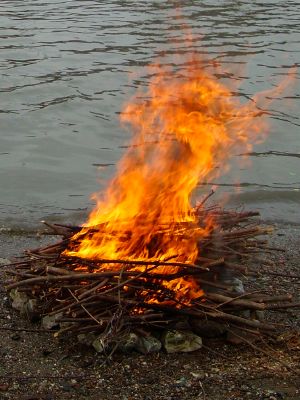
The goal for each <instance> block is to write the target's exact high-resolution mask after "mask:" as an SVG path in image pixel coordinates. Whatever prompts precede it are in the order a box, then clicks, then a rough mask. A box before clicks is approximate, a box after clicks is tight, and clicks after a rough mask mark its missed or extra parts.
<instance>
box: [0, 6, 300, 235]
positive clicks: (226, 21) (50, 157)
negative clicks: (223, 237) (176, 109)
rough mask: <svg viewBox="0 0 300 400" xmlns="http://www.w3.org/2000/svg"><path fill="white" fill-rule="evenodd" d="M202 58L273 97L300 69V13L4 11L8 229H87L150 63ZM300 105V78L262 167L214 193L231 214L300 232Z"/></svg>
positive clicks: (3, 183) (279, 115) (4, 208)
mask: <svg viewBox="0 0 300 400" xmlns="http://www.w3.org/2000/svg"><path fill="white" fill-rule="evenodd" d="M185 24H186V25H187V26H188V27H189V30H190V31H191V32H192V35H193V45H190V46H187V44H186V40H185V34H184V32H183V30H182V27H183V26H184V25H185ZM191 50H193V51H197V52H199V54H203V55H204V57H205V58H206V59H209V60H217V61H218V62H220V63H222V64H224V65H226V66H227V67H230V68H231V67H234V68H236V69H235V70H236V71H242V72H239V75H238V73H237V75H236V76H233V77H232V79H240V80H242V81H243V83H242V85H241V88H240V95H241V96H245V95H246V96H251V95H253V94H254V93H256V92H257V91H260V90H262V89H267V88H272V87H274V86H275V85H276V84H278V83H279V82H280V81H281V80H282V79H283V78H284V77H285V76H286V75H287V73H288V71H289V68H290V66H292V65H295V64H296V65H299V63H300V2H299V0H295V1H293V0H290V1H288V2H287V1H283V0H272V1H269V0H264V1H257V0H253V1H251V2H250V1H248V0H235V1H233V0H232V1H231V0H206V1H198V0H194V1H192V0H190V1H188V0H187V1H181V2H180V1H171V0H170V1H160V0H152V1H145V0H143V1H142V0H136V1H129V0H128V1H121V0H109V1H108V0H48V1H47V2H46V1H42V0H26V1H11V0H9V1H6V0H1V2H0V69H1V80H0V120H1V135H0V188H1V192H0V218H1V222H0V228H3V227H4V228H5V227H13V226H20V225H22V226H31V227H32V226H36V225H37V224H38V222H39V220H40V219H43V218H47V219H50V220H55V221H66V222H71V221H77V222H78V221H81V222H83V221H84V219H85V216H86V215H87V212H88V209H89V208H90V207H91V201H90V200H89V197H90V194H91V193H93V192H95V191H97V190H98V189H99V188H100V187H101V186H103V185H104V182H105V180H107V179H108V178H109V177H110V176H112V174H113V173H114V168H115V164H116V162H117V161H118V159H119V158H120V157H121V155H122V153H123V151H124V143H126V141H127V140H128V135H129V134H128V132H125V131H124V130H123V129H122V128H121V127H120V124H119V112H120V111H121V109H122V105H123V104H124V103H126V101H127V100H128V98H129V97H130V96H131V95H132V94H133V93H134V92H135V90H136V87H139V86H140V85H147V83H148V80H149V74H148V70H147V68H146V66H147V64H149V63H151V62H153V60H155V59H156V58H157V57H158V56H160V60H162V62H163V60H164V59H165V60H168V59H169V57H170V56H171V55H172V54H176V53H177V54H178V53H179V54H182V55H183V54H187V53H188V52H190V51H191ZM179 59H180V57H179ZM299 97H300V94H299V70H297V72H296V77H295V79H294V82H293V87H292V89H291V90H289V91H288V92H285V93H284V94H282V95H281V96H280V97H279V98H277V99H276V100H275V101H274V102H273V103H272V106H271V114H272V115H271V117H270V124H271V129H270V134H269V136H268V138H267V140H266V141H265V142H264V143H262V144H260V145H259V146H256V147H255V149H254V151H255V153H254V154H252V155H251V156H250V160H251V163H250V164H249V165H247V166H246V167H245V166H244V167H238V168H236V169H235V170H232V171H231V172H229V173H228V174H226V175H225V176H224V177H222V178H220V179H218V180H217V181H216V182H214V183H218V184H220V186H219V192H220V193H221V192H226V193H227V194H228V197H229V203H230V204H232V205H234V206H238V205H240V204H242V205H244V206H245V207H247V208H255V209H259V210H260V211H261V213H262V216H263V218H265V219H273V220H274V219H278V220H286V221H293V222H300V213H299V205H300V132H299V127H300V119H299ZM237 169H238V170H237ZM237 173H238V174H237ZM237 175H238V181H239V183H240V185H239V189H238V190H237V188H236V177H237ZM208 188H209V186H208Z"/></svg>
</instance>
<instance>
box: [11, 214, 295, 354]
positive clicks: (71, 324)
mask: <svg viewBox="0 0 300 400" xmlns="http://www.w3.org/2000/svg"><path fill="white" fill-rule="evenodd" d="M195 214H196V215H197V222H198V226H199V227H200V228H201V221H203V220H206V219H207V217H208V216H209V218H211V219H213V220H214V225H213V226H212V227H211V229H210V231H209V232H208V233H207V235H206V236H205V237H203V238H202V239H200V240H199V241H198V246H199V249H202V252H201V256H198V257H197V259H196V261H195V263H183V262H178V261H176V260H173V259H174V258H175V257H173V258H172V257H169V258H168V259H165V260H148V261H146V260H125V259H95V260H93V259H85V258H81V257H78V256H73V255H70V254H69V249H70V248H72V246H74V244H72V237H74V235H76V241H80V240H81V239H82V237H83V236H88V235H90V234H92V233H91V232H92V231H93V230H96V229H97V230H99V229H101V228H99V227H98V228H96V227H94V228H93V229H91V228H90V229H89V230H87V231H84V232H82V229H81V228H79V227H72V226H63V225H55V224H54V225H51V224H47V225H48V226H49V227H50V228H51V231H52V233H53V234H58V235H62V236H63V240H61V241H60V242H58V243H56V244H54V245H50V246H47V247H44V248H39V249H35V250H30V251H28V252H27V256H26V257H25V258H24V259H23V260H21V261H19V262H17V263H15V264H14V265H15V268H14V270H11V271H10V273H11V274H12V275H14V276H15V277H16V278H17V279H16V281H15V282H13V283H10V284H9V285H8V286H7V289H8V290H10V291H11V296H12V297H13V298H16V290H17V291H18V293H19V296H20V294H23V295H24V296H23V297H21V298H22V299H23V301H24V302H25V303H26V304H23V311H24V305H25V310H26V311H25V312H26V313H27V315H30V316H31V317H37V316H38V317H42V316H44V326H46V327H49V328H52V327H56V328H59V331H58V333H66V332H72V333H76V334H77V335H80V334H84V335H85V337H86V335H87V334H92V335H90V336H89V337H91V338H92V341H93V342H95V343H94V344H95V347H97V349H99V343H100V347H101V349H102V350H104V349H106V348H111V347H113V346H120V347H121V348H122V343H123V342H124V341H125V342H126V343H127V341H128V335H129V337H131V336H130V334H132V333H136V334H137V335H139V336H140V337H149V335H151V338H152V341H153V333H154V335H155V336H156V337H157V336H159V335H160V334H164V333H165V332H166V331H172V329H173V330H174V329H178V327H179V329H180V326H183V327H184V330H185V331H186V330H189V331H191V332H192V331H194V333H198V334H199V333H201V332H202V330H201V326H207V322H208V321H217V323H218V324H219V327H220V326H221V327H222V326H223V328H221V329H220V328H219V331H220V332H221V333H224V332H225V331H226V330H229V331H230V329H232V328H233V327H234V328H237V329H238V332H248V333H251V334H252V335H261V334H268V333H270V332H272V331H274V330H275V329H276V328H275V326H274V325H272V324H271V323H267V322H266V321H262V320H260V318H258V314H257V313H256V311H262V310H269V309H273V310H274V309H282V308H285V307H293V303H291V296H289V295H286V296H276V297H270V296H268V295H266V294H262V293H259V292H257V291H253V292H251V291H250V292H245V291H244V288H243V285H241V281H240V280H239V279H237V277H245V276H259V275H260V274H261V273H263V272H262V271H263V270H264V271H266V269H265V268H264V269H262V268H263V262H262V260H261V259H260V260H257V257H259V255H260V253H262V252H263V253H266V252H267V253H268V252H269V251H270V249H269V248H268V245H267V241H266V240H262V239H259V238H258V237H259V236H261V235H266V234H268V233H270V228H268V227H262V226H260V225H259V224H258V222H257V221H256V220H255V216H256V215H257V213H255V212H234V211H224V210H221V209H218V208H216V207H211V208H206V209H204V208H203V207H201V208H198V209H195ZM251 220H253V221H251ZM191 229H193V230H195V229H197V228H196V227H195V226H191V225H190V224H178V231H177V233H176V234H177V235H178V236H179V237H180V238H181V240H184V237H185V236H186V235H188V234H190V231H191ZM75 245H76V243H75ZM254 265H256V266H257V265H260V269H258V268H255V267H254ZM266 266H267V261H266ZM49 324H50V325H49ZM79 338H80V336H79ZM99 340H100V342H99ZM177 341H178V339H177ZM179 341H180V340H179ZM157 343H158V340H157V342H155V343H154V348H157ZM127 346H128V343H127ZM193 346H194V347H195V344H194V345H193ZM152 347H153V343H152ZM194 347H192V348H194ZM195 348H197V344H196V347H195ZM148 350H149V351H151V349H148Z"/></svg>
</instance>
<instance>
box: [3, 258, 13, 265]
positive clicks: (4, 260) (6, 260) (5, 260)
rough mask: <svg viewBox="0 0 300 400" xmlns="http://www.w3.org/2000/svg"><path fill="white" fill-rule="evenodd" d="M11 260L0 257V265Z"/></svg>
mask: <svg viewBox="0 0 300 400" xmlns="http://www.w3.org/2000/svg"><path fill="white" fill-rule="evenodd" d="M10 263H11V261H10V260H9V259H8V258H0V265H7V264H10Z"/></svg>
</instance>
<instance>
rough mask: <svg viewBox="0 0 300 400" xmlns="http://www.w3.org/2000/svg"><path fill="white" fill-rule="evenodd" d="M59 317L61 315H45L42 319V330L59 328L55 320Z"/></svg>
mask: <svg viewBox="0 0 300 400" xmlns="http://www.w3.org/2000/svg"><path fill="white" fill-rule="evenodd" d="M61 317H62V313H58V314H54V315H46V316H45V317H44V318H42V328H44V329H46V330H48V329H53V328H57V327H59V326H60V324H59V322H58V321H57V320H58V319H59V318H61Z"/></svg>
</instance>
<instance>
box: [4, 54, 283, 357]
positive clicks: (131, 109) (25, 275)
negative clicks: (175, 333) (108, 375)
mask: <svg viewBox="0 0 300 400" xmlns="http://www.w3.org/2000/svg"><path fill="white" fill-rule="evenodd" d="M153 68H155V69H156V73H155V74H153V76H154V78H153V80H152V81H151V82H150V85H149V90H148V92H146V93H145V96H144V98H143V95H144V94H142V93H138V95H137V96H136V97H135V98H134V99H133V100H132V102H131V103H130V104H129V105H128V106H127V107H126V108H125V110H124V112H123V113H122V117H121V119H122V121H123V122H126V123H130V124H131V125H132V127H133V131H134V136H133V140H132V143H131V146H129V150H128V151H127V153H126V154H125V155H124V156H123V158H122V159H121V161H120V163H119V165H118V168H117V175H116V177H115V178H114V179H113V180H112V181H111V182H110V183H109V185H108V188H107V189H106V191H105V192H104V194H102V195H101V196H99V195H96V196H94V198H95V199H96V202H97V205H96V207H95V209H94V210H93V211H92V213H91V215H90V217H89V220H88V222H87V223H86V224H85V225H84V226H83V227H73V226H63V225H57V224H56V225H50V224H48V225H49V226H50V228H51V229H52V231H53V233H55V234H58V235H62V236H63V240H62V241H60V242H59V243H57V244H54V245H51V246H48V247H45V248H40V249H36V250H31V251H28V253H27V257H26V258H25V259H22V260H21V261H20V262H17V263H16V264H14V265H15V268H14V270H11V271H10V273H11V274H12V275H14V276H15V277H16V280H15V281H14V282H12V283H10V284H9V285H8V286H7V289H8V290H10V291H11V295H12V297H13V298H14V299H15V300H16V293H18V294H19V297H18V298H19V300H20V294H23V299H24V302H25V303H26V307H27V311H28V312H29V313H30V309H32V310H34V313H37V314H39V315H40V316H44V318H43V321H45V320H46V321H48V322H49V321H51V322H50V325H49V327H51V326H53V325H58V327H59V333H63V332H65V333H66V332H72V333H76V334H77V335H78V334H79V335H83V334H84V335H88V334H90V335H92V338H93V343H94V345H95V343H96V342H97V341H98V342H97V343H98V348H101V349H102V350H103V349H106V348H111V347H114V346H120V345H121V344H122V342H124V338H125V337H126V335H127V336H128V335H130V334H136V335H138V337H139V338H145V337H148V336H149V335H154V336H151V337H153V343H154V347H155V346H156V348H157V347H159V345H160V341H159V340H158V339H157V335H158V336H159V335H160V334H161V333H162V332H166V331H168V332H170V330H172V329H177V330H178V329H179V325H180V324H181V326H182V324H184V325H185V328H184V329H185V330H189V331H190V332H192V331H194V332H196V333H199V331H201V327H203V326H204V325H205V324H206V323H207V321H214V322H217V323H218V324H219V327H220V326H221V328H222V327H225V328H226V329H230V328H231V327H237V328H238V329H239V331H240V332H241V331H247V332H248V333H251V334H254V335H259V334H261V333H268V332H271V331H272V330H273V329H274V325H272V324H270V323H267V322H264V321H261V320H259V318H258V317H257V313H256V314H255V312H257V311H262V310H266V309H274V308H278V301H279V302H281V303H280V306H281V307H286V304H287V303H284V304H282V302H284V301H286V302H289V301H290V300H291V299H290V297H289V296H284V297H280V298H278V297H276V298H274V297H270V296H266V295H263V294H259V293H257V292H251V291H250V292H245V290H244V288H243V285H242V282H241V281H240V279H239V277H243V276H247V275H256V274H260V273H261V271H260V269H259V268H260V267H259V265H262V261H261V260H260V262H258V261H257V258H256V257H258V255H259V254H260V253H262V252H263V253H266V252H268V251H269V249H268V245H267V242H266V241H265V240H262V239H261V238H260V236H261V235H265V234H268V233H269V232H270V228H267V227H263V226H261V225H260V224H259V223H258V222H257V220H256V219H255V217H256V215H257V214H256V213H254V212H237V211H224V210H223V209H222V208H218V207H216V206H212V207H208V206H206V203H207V202H206V200H207V198H208V197H209V196H207V198H204V199H203V200H202V201H201V202H200V204H198V205H196V206H195V207H193V206H192V205H191V194H192V192H193V191H194V190H195V189H196V187H197V184H198V183H199V182H201V183H204V182H207V181H208V180H210V179H213V178H215V177H216V176H218V175H219V174H220V172H221V170H222V171H224V170H227V169H228V168H229V164H228V160H229V158H230V156H231V155H233V154H236V152H239V153H245V152H247V151H249V150H251V143H254V142H255V141H257V140H258V139H259V140H260V139H261V137H262V132H265V130H266V125H265V123H264V122H262V116H263V115H264V114H265V113H264V112H263V111H262V110H261V109H258V107H257V102H258V100H259V96H256V98H255V99H254V100H255V101H253V99H252V100H251V101H249V102H247V103H245V104H241V103H240V102H239V101H238V99H237V98H236V97H235V95H234V91H233V90H230V89H228V88H227V87H226V86H224V85H222V84H221V83H220V82H219V81H218V80H217V79H216V78H215V75H216V73H219V72H220V71H214V72H215V73H209V72H208V71H205V70H204V67H203V65H202V66H201V63H200V62H199V60H196V59H193V60H192V61H191V62H190V63H189V70H188V71H185V74H184V75H182V74H181V75H180V74H179V73H178V72H171V71H166V70H164V69H163V68H161V67H160V66H156V67H153ZM273 94H274V93H273ZM265 97H266V96H265ZM271 97H272V96H271V94H270V93H268V98H271ZM253 262H254V264H253ZM253 265H256V268H254V267H253ZM53 321H54V322H53ZM222 329H223V328H222ZM155 335H156V336H155ZM196 342H197V340H196ZM153 343H152V344H153ZM197 343H198V344H197ZM197 343H196V348H197V345H199V340H198V342H197ZM165 347H166V346H165Z"/></svg>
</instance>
